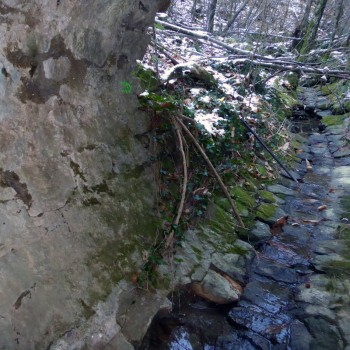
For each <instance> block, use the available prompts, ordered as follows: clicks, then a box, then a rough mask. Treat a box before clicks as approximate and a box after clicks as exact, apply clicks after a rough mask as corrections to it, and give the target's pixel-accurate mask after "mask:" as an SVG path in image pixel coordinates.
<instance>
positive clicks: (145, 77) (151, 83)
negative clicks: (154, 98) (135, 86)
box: [133, 64, 160, 92]
mask: <svg viewBox="0 0 350 350" xmlns="http://www.w3.org/2000/svg"><path fill="white" fill-rule="evenodd" d="M133 75H134V76H136V77H137V78H139V79H140V87H141V90H142V91H149V92H155V91H157V90H159V85H160V83H159V80H158V79H157V77H156V74H155V72H154V71H153V70H152V69H146V68H144V67H143V66H142V65H140V64H139V65H137V67H136V68H135V69H134V71H133Z"/></svg>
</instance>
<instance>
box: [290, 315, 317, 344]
mask: <svg viewBox="0 0 350 350" xmlns="http://www.w3.org/2000/svg"><path fill="white" fill-rule="evenodd" d="M312 340H313V337H312V336H311V335H310V333H309V332H308V330H307V328H306V327H305V325H304V324H303V323H302V322H300V321H298V320H296V321H293V322H292V324H291V326H290V342H289V346H290V349H295V350H297V349H298V350H310V344H311V342H312Z"/></svg>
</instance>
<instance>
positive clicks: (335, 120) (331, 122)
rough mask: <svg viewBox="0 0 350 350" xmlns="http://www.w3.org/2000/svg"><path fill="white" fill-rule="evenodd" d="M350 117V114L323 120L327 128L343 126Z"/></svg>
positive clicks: (331, 116) (330, 116)
mask: <svg viewBox="0 0 350 350" xmlns="http://www.w3.org/2000/svg"><path fill="white" fill-rule="evenodd" d="M349 116H350V113H347V114H341V115H328V116H325V117H323V118H322V123H323V124H325V125H327V126H333V125H342V124H343V122H344V120H345V119H346V118H348V117H349Z"/></svg>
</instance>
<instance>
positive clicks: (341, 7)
mask: <svg viewBox="0 0 350 350" xmlns="http://www.w3.org/2000/svg"><path fill="white" fill-rule="evenodd" d="M343 14H344V0H339V5H338V7H337V15H336V18H335V23H334V29H333V33H332V36H331V40H330V43H329V46H330V47H331V46H332V44H333V41H334V39H335V36H336V35H337V33H338V30H339V23H340V20H341V18H342V16H343Z"/></svg>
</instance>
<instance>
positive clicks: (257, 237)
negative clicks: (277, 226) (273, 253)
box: [248, 221, 271, 242]
mask: <svg viewBox="0 0 350 350" xmlns="http://www.w3.org/2000/svg"><path fill="white" fill-rule="evenodd" d="M248 236H249V240H250V241H252V242H258V241H261V240H265V239H268V238H270V237H271V231H270V226H269V225H267V224H265V223H263V222H261V221H257V222H256V224H255V227H254V228H253V229H252V230H251V231H250V233H249V234H248Z"/></svg>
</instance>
